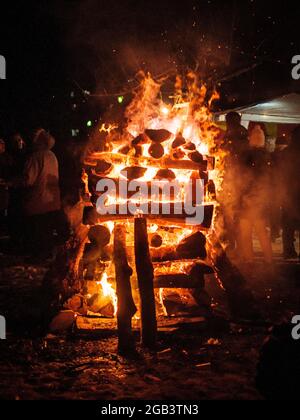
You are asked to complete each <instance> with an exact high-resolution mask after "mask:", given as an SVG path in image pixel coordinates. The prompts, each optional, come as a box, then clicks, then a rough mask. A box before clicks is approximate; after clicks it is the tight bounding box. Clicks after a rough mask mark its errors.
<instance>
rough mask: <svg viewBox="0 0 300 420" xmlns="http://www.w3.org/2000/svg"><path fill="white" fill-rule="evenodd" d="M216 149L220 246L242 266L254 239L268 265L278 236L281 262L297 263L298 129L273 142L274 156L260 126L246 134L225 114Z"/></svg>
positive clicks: (237, 120) (238, 122)
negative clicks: (220, 153)
mask: <svg viewBox="0 0 300 420" xmlns="http://www.w3.org/2000/svg"><path fill="white" fill-rule="evenodd" d="M226 124H227V131H226V133H225V135H224V136H223V141H222V146H221V148H222V149H223V150H224V151H225V154H226V157H225V163H224V166H225V167H224V182H223V190H222V193H221V195H220V197H219V201H220V204H221V214H222V218H223V227H224V241H225V242H226V243H227V246H228V248H229V249H230V250H235V251H237V253H238V256H239V257H240V259H241V260H242V261H243V263H245V264H252V263H253V258H254V251H253V236H254V233H255V234H256V236H257V238H258V240H259V242H260V245H261V249H262V252H263V256H264V259H265V262H266V264H268V265H272V262H273V250H272V241H273V242H274V241H275V240H276V239H278V238H279V237H280V234H281V232H282V243H283V257H284V258H285V259H294V258H298V254H297V251H296V246H295V245H296V237H295V234H296V232H298V231H299V229H300V179H299V174H298V171H299V167H300V166H299V165H300V127H296V128H295V129H294V131H293V132H292V135H291V138H290V139H288V140H286V139H284V141H283V139H282V138H281V139H279V140H278V143H277V145H276V150H275V152H272V153H270V152H268V149H267V147H266V139H267V131H266V127H265V125H264V124H252V125H250V126H249V129H248V130H247V129H246V128H245V127H243V126H242V124H241V116H240V115H239V114H238V113H236V112H230V113H229V114H227V117H226Z"/></svg>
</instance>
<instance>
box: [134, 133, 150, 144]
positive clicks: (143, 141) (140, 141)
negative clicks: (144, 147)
mask: <svg viewBox="0 0 300 420" xmlns="http://www.w3.org/2000/svg"><path fill="white" fill-rule="evenodd" d="M147 143H149V137H147V136H146V134H144V133H143V134H140V135H139V136H137V137H136V138H135V139H133V140H132V142H131V144H132V146H139V145H141V144H147Z"/></svg>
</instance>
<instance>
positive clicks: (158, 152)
mask: <svg viewBox="0 0 300 420" xmlns="http://www.w3.org/2000/svg"><path fill="white" fill-rule="evenodd" d="M164 154H165V149H164V148H163V146H162V145H161V144H160V143H152V144H151V146H150V147H149V155H150V156H151V157H153V158H154V159H160V158H162V157H163V155H164Z"/></svg>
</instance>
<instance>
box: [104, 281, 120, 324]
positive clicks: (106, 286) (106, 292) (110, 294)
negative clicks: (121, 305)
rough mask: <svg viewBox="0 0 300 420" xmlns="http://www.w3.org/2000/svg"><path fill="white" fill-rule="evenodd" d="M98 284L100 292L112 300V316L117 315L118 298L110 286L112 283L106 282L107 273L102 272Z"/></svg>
mask: <svg viewBox="0 0 300 420" xmlns="http://www.w3.org/2000/svg"><path fill="white" fill-rule="evenodd" d="M100 285H101V288H102V294H103V296H104V297H110V298H111V301H112V305H113V307H114V316H116V315H117V311H118V298H117V294H116V291H115V290H114V288H113V287H112V285H111V284H110V283H109V282H108V275H107V273H104V274H103V276H102V279H101V281H100Z"/></svg>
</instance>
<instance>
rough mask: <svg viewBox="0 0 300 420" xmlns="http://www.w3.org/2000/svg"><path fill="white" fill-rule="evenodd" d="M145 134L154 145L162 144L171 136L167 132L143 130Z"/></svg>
mask: <svg viewBox="0 0 300 420" xmlns="http://www.w3.org/2000/svg"><path fill="white" fill-rule="evenodd" d="M145 133H146V135H147V136H148V137H149V138H150V139H151V141H153V142H154V143H164V142H165V141H167V140H169V139H170V138H171V136H172V133H170V131H168V130H145Z"/></svg>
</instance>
